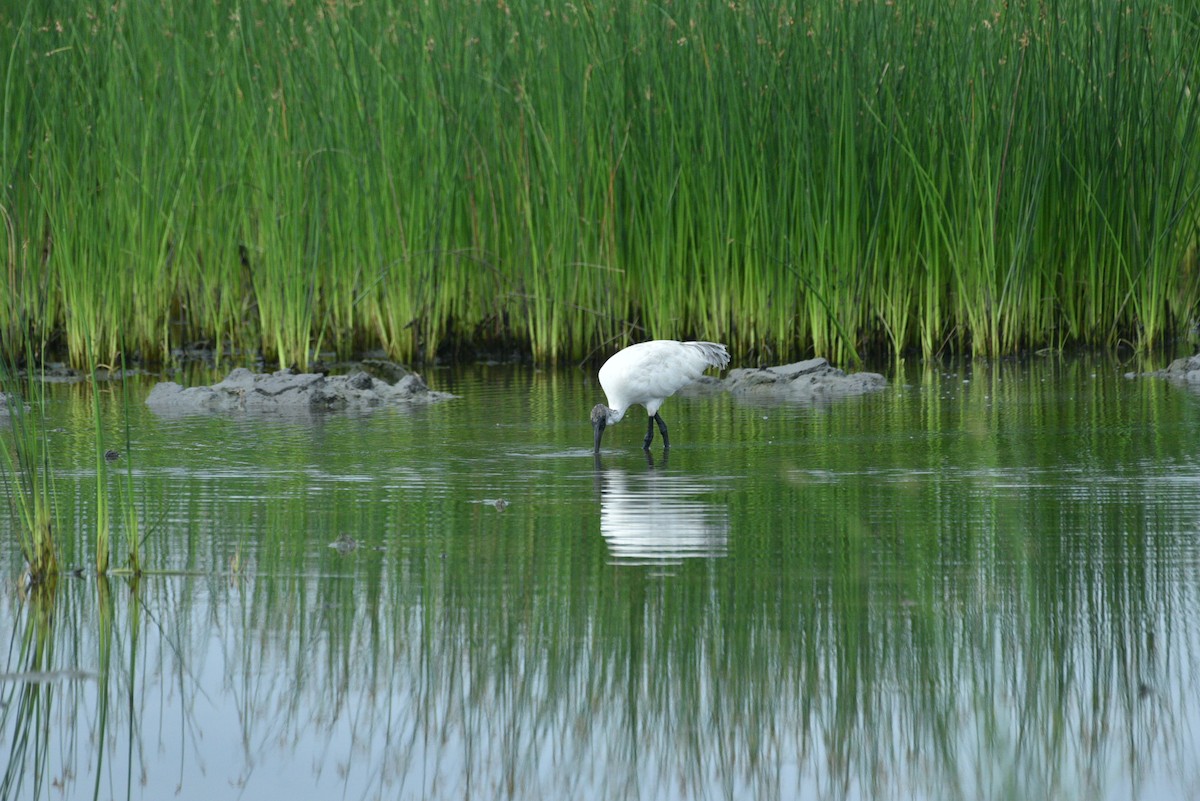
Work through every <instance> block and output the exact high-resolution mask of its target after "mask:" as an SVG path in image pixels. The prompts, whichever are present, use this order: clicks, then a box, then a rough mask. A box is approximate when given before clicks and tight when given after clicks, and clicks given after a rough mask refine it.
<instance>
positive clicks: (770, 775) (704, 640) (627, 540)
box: [0, 358, 1200, 801]
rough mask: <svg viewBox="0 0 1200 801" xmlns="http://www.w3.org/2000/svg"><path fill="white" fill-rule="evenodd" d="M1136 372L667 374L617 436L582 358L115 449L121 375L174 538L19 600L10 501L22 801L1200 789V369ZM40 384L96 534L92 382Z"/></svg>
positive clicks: (460, 376) (10, 783)
mask: <svg viewBox="0 0 1200 801" xmlns="http://www.w3.org/2000/svg"><path fill="white" fill-rule="evenodd" d="M1124 369H1125V368H1123V367H1121V366H1120V365H1118V364H1116V363H1114V362H1111V361H1105V360H1092V359H1087V358H1078V359H1068V360H1060V359H1038V360H1035V361H1033V362H1030V363H1015V362H1014V363H1000V364H995V365H983V364H978V363H977V364H976V365H974V366H965V367H955V368H940V369H936V370H935V369H925V368H921V367H913V368H911V369H910V370H908V371H907V372H906V373H905V374H903V375H900V376H898V377H894V378H895V380H894V385H893V387H892V388H891V389H889V390H888V391H886V392H883V393H881V394H878V395H874V396H870V397H866V398H855V399H845V400H841V401H837V402H833V403H825V404H817V405H788V404H777V403H746V402H741V401H738V400H736V399H733V398H731V397H728V396H718V397H711V398H673V399H671V400H670V401H668V403H667V405H666V407H665V408H664V410H663V414H664V417H665V418H666V420H667V422H668V423H669V424H670V425H671V438H672V442H673V443H674V444H675V447H673V448H672V449H671V451H670V454H669V458H664V456H663V454H662V451H661V448H660V447H658V446H657V445H656V447H655V449H654V451H653V453H652V458H651V459H650V460H648V459H647V457H646V455H645V454H644V453H643V452H642V450H641V439H642V436H643V435H644V431H645V429H644V425H643V423H642V422H641V419H640V417H638V416H637V414H634V415H631V416H630V418H628V419H627V420H626V421H625V422H623V423H622V424H620V425H617V426H615V427H612V428H611V429H610V430H609V431H608V432H607V433H606V436H605V449H604V452H603V454H602V456H601V458H600V460H599V463H596V462H594V461H593V457H592V454H591V452H590V445H591V429H590V426H589V425H588V421H587V416H588V411H589V409H590V408H591V406H592V404H593V403H595V402H596V401H597V400H598V399H599V398H600V395H599V390H598V388H597V387H595V386H594V385H592V383H591V382H590V381H589V380H588V377H587V375H586V374H585V373H583V372H579V371H572V370H564V371H534V370H530V369H523V368H513V367H485V366H479V367H472V368H464V369H459V370H453V371H452V370H438V371H435V372H432V373H429V374H428V375H427V376H426V377H427V379H428V380H429V382H430V384H431V385H432V386H434V387H436V388H439V389H444V390H449V391H452V392H455V393H457V394H459V395H461V396H462V397H461V399H459V400H457V401H454V402H451V403H447V404H442V405H436V406H431V407H422V408H414V409H407V410H399V411H397V410H381V411H377V412H374V413H371V414H362V415H345V414H329V415H318V416H308V415H304V416H298V417H294V418H291V419H284V420H280V419H272V418H263V417H257V418H255V417H238V416H216V417H206V416H200V417H187V416H184V417H177V418H161V417H158V416H156V415H154V414H152V413H151V412H149V411H148V410H147V409H145V408H144V407H143V406H141V405H140V403H137V404H135V405H134V408H131V409H130V410H129V417H128V419H129V422H130V426H131V429H130V430H131V445H130V447H128V448H127V447H126V446H125V444H124V441H123V439H124V434H123V431H124V428H123V426H124V421H125V419H126V418H125V413H124V411H123V408H122V405H121V403H120V397H119V392H116V391H107V390H106V391H105V394H104V396H103V398H102V401H103V404H102V415H103V421H102V422H103V427H104V431H105V436H106V437H109V438H111V439H110V440H107V441H106V443H105V447H110V446H114V445H115V446H116V447H118V448H119V449H120V450H122V451H123V452H124V453H123V456H122V458H121V460H119V461H118V462H116V463H115V464H114V468H115V470H114V472H113V473H111V474H110V475H108V477H107V478H106V479H105V480H106V481H107V482H108V483H109V485H110V497H112V498H113V499H114V500H113V501H112V503H113V506H114V509H113V511H112V514H113V515H114V519H116V520H117V522H118V532H119V531H121V529H120V519H121V518H120V515H121V514H122V511H123V507H122V505H121V503H122V502H121V500H120V499H121V497H122V496H121V494H120V486H121V482H124V481H125V480H126V478H127V475H126V473H125V470H126V469H127V468H129V467H131V468H132V476H133V486H134V494H133V497H134V499H135V501H134V503H135V507H136V511H137V515H138V519H139V520H140V521H141V525H142V526H143V528H144V542H143V546H142V547H143V551H144V559H145V561H146V563H147V565H148V566H149V568H150V569H151V571H150V572H149V573H148V574H147V575H146V576H145V577H143V578H142V579H141V580H140V581H137V582H134V583H131V582H129V581H127V580H124V579H119V578H112V579H109V580H107V581H104V580H97V579H96V578H95V577H94V576H92V575H90V572H89V571H85V572H84V573H83V577H80V578H74V577H65V578H63V579H62V580H60V582H59V584H58V587H57V591H56V592H55V593H54V594H53V596H52V598H51V599H50V600H46V599H42V600H40V601H36V602H35V601H28V602H26V601H22V600H21V599H20V597H19V596H20V593H19V591H18V586H17V585H18V575H19V573H20V570H21V567H20V558H19V555H18V554H17V553H16V546H15V541H16V535H15V534H14V533H13V531H12V522H11V520H10V519H9V518H7V517H6V518H5V519H4V520H3V521H2V522H0V542H3V543H4V544H5V548H4V550H3V552H2V553H0V567H2V568H3V569H2V571H0V574H2V575H3V576H4V581H5V582H6V586H5V591H4V592H3V593H2V594H0V606H2V607H3V608H2V609H0V634H4V635H6V636H4V638H3V642H4V643H6V645H7V653H6V661H5V666H4V668H3V670H4V671H6V673H5V675H4V676H3V678H2V679H0V703H2V704H3V706H0V716H2V721H3V726H2V732H3V737H2V739H0V747H2V748H3V749H5V750H6V751H8V766H7V768H6V770H5V775H4V783H3V785H0V798H4V799H8V798H13V799H16V798H20V799H27V798H87V797H100V798H114V797H115V798H138V799H157V798H166V797H175V796H178V797H186V798H193V797H195V798H198V797H228V796H231V795H238V796H245V797H253V798H262V799H272V798H280V799H288V800H289V801H294V799H299V798H318V797H319V798H328V797H339V798H355V799H356V798H387V799H392V798H414V799H418V798H462V797H481V798H493V797H505V798H521V799H524V798H550V797H557V798H654V799H658V798H664V799H673V798H745V797H758V798H772V797H774V798H812V799H826V798H828V799H858V798H870V799H876V798H898V799H899V798H903V799H909V798H930V799H945V798H972V799H973V798H996V799H1004V798H1022V799H1025V798H1034V799H1037V798H1054V799H1074V798H1079V799H1083V798H1088V799H1093V798H1111V799H1128V798H1146V799H1157V798H1191V797H1200V766H1198V765H1197V763H1196V761H1195V759H1194V755H1195V754H1196V753H1197V746H1198V745H1200V743H1198V742H1197V731H1200V728H1198V726H1200V687H1198V686H1197V681H1196V679H1194V678H1193V677H1194V676H1195V675H1197V671H1196V670H1195V668H1196V667H1197V659H1198V657H1200V623H1198V622H1197V621H1200V615H1198V614H1197V611H1198V610H1197V606H1198V593H1200V525H1198V520H1200V492H1198V490H1200V457H1198V455H1197V454H1200V397H1198V396H1196V395H1192V394H1189V393H1188V392H1187V391H1184V390H1181V389H1179V388H1177V387H1174V386H1170V385H1167V384H1165V383H1161V382H1157V381H1151V380H1136V381H1131V380H1127V379H1124V378H1122V377H1121V373H1122V372H1123V370H1124ZM135 389H136V393H135V394H138V396H139V397H141V396H143V395H144V393H145V392H147V391H148V389H149V384H148V383H147V384H146V385H144V386H137V387H135ZM47 414H48V416H49V421H48V425H49V426H50V427H51V428H52V429H54V430H53V431H52V432H51V433H50V444H51V448H52V451H53V456H54V464H55V465H56V468H57V472H58V475H59V482H58V485H57V486H58V498H57V502H58V507H59V514H60V518H61V519H63V520H66V521H69V522H70V526H69V528H70V529H71V536H65V537H64V538H63V542H62V548H63V552H64V556H63V561H64V562H65V563H66V564H67V565H68V566H72V565H80V566H85V565H90V564H91V563H92V562H93V560H94V556H93V554H92V551H91V548H92V547H93V546H92V545H91V537H90V536H88V535H87V532H88V531H90V530H91V529H92V527H94V521H95V519H96V514H97V512H96V500H95V498H96V478H95V455H94V453H95V452H94V444H93V441H94V432H95V427H94V425H93V422H92V406H91V400H90V396H89V395H88V393H87V390H86V388H81V387H70V386H68V387H55V388H52V390H51V396H50V400H49V403H48V406H47ZM6 492H7V487H6ZM117 536H120V534H118V535H117ZM340 538H350V539H352V540H353V541H354V544H355V545H356V547H354V548H353V549H350V548H342V549H339V548H334V547H330V546H331V544H334V543H337V542H338V541H339V539H340Z"/></svg>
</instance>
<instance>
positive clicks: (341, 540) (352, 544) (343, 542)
mask: <svg viewBox="0 0 1200 801" xmlns="http://www.w3.org/2000/svg"><path fill="white" fill-rule="evenodd" d="M329 547H330V548H333V549H334V550H335V551H337V552H338V553H342V554H346V553H350V552H351V551H354V550H357V549H358V540H356V539H354V538H353V537H351V536H350V535H349V534H343V535H342V536H340V537H338V538H337V539H336V540H334V541H333V542H331V543H329Z"/></svg>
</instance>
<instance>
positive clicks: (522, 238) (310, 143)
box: [0, 0, 1200, 366]
mask: <svg viewBox="0 0 1200 801" xmlns="http://www.w3.org/2000/svg"><path fill="white" fill-rule="evenodd" d="M1198 26H1200V11H1197V10H1196V9H1195V8H1194V7H1192V6H1190V5H1186V4H1179V5H1170V4H1158V3H1151V2H1149V1H1148V0H1134V2H1131V3H1127V4H1124V5H1114V4H1109V3H1100V2H1088V3H1083V4H1077V5H1074V6H1070V7H1056V8H1053V9H1050V8H1047V7H1046V6H1044V4H1035V3H1028V2H1015V3H1010V4H1008V5H1006V6H1004V7H1003V8H999V9H997V8H994V7H993V6H992V5H990V4H983V3H973V2H972V3H954V4H949V5H947V4H944V3H937V2H934V0H914V2H913V3H907V4H906V3H901V4H895V3H890V2H883V0H869V1H868V2H861V3H846V2H841V1H840V0H823V2H820V3H817V4H795V5H793V4H789V3H782V4H775V5H768V4H742V3H723V2H722V3H718V2H704V3H698V4H689V5H687V6H681V7H676V6H674V5H672V4H667V5H663V4H658V3H642V2H638V3H634V4H632V5H628V4H610V3H607V2H600V3H583V4H575V5H567V6H559V5H555V4H546V5H539V4H525V3H521V4H511V5H509V4H504V3H499V4H497V3H487V2H482V1H481V2H468V3H450V2H446V1H445V0H435V2H431V3H428V4H419V5H415V6H403V7H400V8H395V9H388V8H385V7H382V6H378V5H375V4H354V3H340V2H334V3H317V2H301V3H297V4H294V5H290V6H275V5H273V4H245V5H234V6H229V5H228V4H218V3H215V2H206V3H179V2H176V0H138V2H133V3H127V4H119V5H115V6H108V7H96V8H91V7H87V6H79V5H77V4H67V3H62V4H49V5H45V4H33V3H30V4H28V5H27V6H26V7H25V8H23V9H18V10H17V11H16V12H15V13H14V12H0V57H2V58H3V59H4V61H5V64H6V65H7V69H6V71H5V78H4V80H3V82H2V84H0V90H2V92H3V97H2V98H0V101H2V108H3V113H4V117H3V123H2V125H0V151H2V152H0V156H2V159H3V160H2V162H0V163H2V165H3V169H4V171H5V182H4V185H3V189H2V190H0V209H2V210H3V211H4V217H5V222H6V225H5V226H4V229H3V232H4V233H3V235H4V237H5V239H6V243H5V244H6V247H5V248H0V253H3V252H7V254H8V261H7V264H6V265H5V272H6V273H7V278H8V283H9V286H11V287H12V288H13V291H12V292H11V293H9V294H8V296H7V297H5V298H4V299H3V300H0V330H3V331H4V332H5V334H6V336H5V339H4V342H5V345H4V347H5V348H6V349H10V350H14V351H16V352H19V350H20V348H21V347H23V346H22V344H21V343H22V341H23V340H24V339H25V338H30V339H32V340H33V341H35V342H37V343H41V342H52V343H54V344H59V345H62V346H63V347H65V349H66V350H67V351H69V353H70V355H71V358H72V360H73V361H75V362H77V363H83V362H84V361H85V358H86V353H87V351H86V347H85V345H84V340H85V338H86V335H87V334H86V332H89V331H90V332H92V335H93V336H95V337H96V338H97V340H98V342H99V352H100V353H101V354H104V358H106V359H107V360H108V361H112V360H113V359H114V358H115V355H116V351H117V349H118V347H119V346H118V342H117V340H118V336H117V334H116V332H118V331H120V332H123V335H124V336H125V341H126V342H127V343H128V344H129V347H130V348H131V350H132V351H135V352H139V353H141V354H143V355H145V356H147V357H149V358H152V359H161V358H167V357H169V355H170V353H171V349H172V348H173V347H177V346H179V345H182V344H185V343H188V342H192V341H197V340H202V341H207V342H209V343H211V344H212V345H213V346H214V347H215V348H216V349H217V351H218V354H220V353H222V352H223V351H224V350H225V349H231V350H235V351H245V350H258V351H261V352H262V354H263V356H264V358H265V359H266V360H267V361H269V362H272V363H275V364H278V365H288V364H295V365H298V366H303V365H306V364H307V363H308V362H309V361H310V359H311V358H312V356H313V354H314V353H315V352H319V351H321V350H323V349H333V350H335V351H337V352H339V353H347V352H350V351H352V350H355V349H359V348H363V347H383V348H384V349H386V350H387V351H388V352H389V353H390V354H391V355H392V356H395V357H400V358H404V359H412V358H431V357H432V356H434V355H435V354H436V353H437V352H438V351H439V350H445V349H464V348H470V347H473V346H480V345H482V346H488V345H496V344H511V345H516V346H518V347H521V348H523V349H527V350H529V351H531V352H532V353H533V355H534V356H535V357H536V358H537V359H539V360H545V361H550V360H556V359H576V358H579V357H580V356H584V355H587V354H589V353H591V352H593V351H594V350H596V349H598V348H599V349H601V350H603V349H607V348H608V347H610V343H615V342H620V341H626V340H630V339H639V338H644V337H647V336H670V337H684V336H699V337H707V338H714V339H721V340H723V341H727V342H729V343H730V344H731V345H733V347H734V348H735V349H738V350H741V351H743V352H747V353H753V354H758V355H759V356H760V357H761V358H781V357H783V356H785V355H790V354H797V353H801V352H816V353H820V354H823V355H827V356H831V357H834V358H837V359H844V358H847V357H850V358H853V357H854V356H855V355H856V354H857V353H859V352H860V351H871V350H885V351H888V352H890V353H893V354H901V353H904V352H906V351H908V350H911V349H916V350H918V351H920V352H922V353H923V354H925V355H929V354H932V353H935V352H938V351H941V350H943V349H946V348H951V349H954V350H959V351H974V352H978V353H989V354H995V353H1006V352H1011V351H1014V350H1017V349H1021V348H1025V347H1031V346H1037V347H1041V346H1047V345H1052V346H1061V345H1064V344H1070V343H1091V344H1100V345H1111V344H1113V343H1115V342H1117V341H1119V340H1122V339H1126V340H1130V341H1133V342H1136V343H1137V344H1139V345H1142V346H1150V345H1153V344H1154V343H1157V342H1160V341H1163V340H1164V339H1168V338H1171V337H1174V336H1176V335H1178V334H1179V333H1180V332H1182V331H1183V330H1185V329H1186V328H1187V327H1188V326H1190V325H1191V324H1193V322H1194V320H1193V318H1194V317H1195V314H1196V312H1195V309H1196V304H1197V299H1198V298H1200V281H1198V278H1197V273H1198V270H1197V261H1196V258H1197V257H1196V243H1197V226H1198V224H1200V211H1198V208H1200V206H1198V197H1197V191H1198V188H1200V149H1198V148H1196V147H1195V146H1194V142H1195V140H1196V137H1197V133H1198V127H1200V105H1198V104H1197V98H1196V97H1195V94H1196V92H1197V91H1198V90H1200V84H1198V82H1197V67H1198V66H1200V62H1198V61H1197V59H1198V58H1200V56H1197V54H1196V48H1195V47H1194V46H1193V43H1194V39H1195V37H1194V33H1195V31H1196V29H1197V27H1198ZM31 308H37V309H45V310H46V312H47V314H46V315H45V316H34V315H31V314H29V313H28V311H29V309H31ZM22 321H24V322H22Z"/></svg>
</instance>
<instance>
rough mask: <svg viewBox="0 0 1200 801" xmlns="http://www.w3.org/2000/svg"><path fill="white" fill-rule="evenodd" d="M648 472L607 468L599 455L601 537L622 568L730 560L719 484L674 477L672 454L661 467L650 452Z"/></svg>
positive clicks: (675, 474)
mask: <svg viewBox="0 0 1200 801" xmlns="http://www.w3.org/2000/svg"><path fill="white" fill-rule="evenodd" d="M646 460H647V462H648V469H647V471H646V472H645V473H643V474H640V475H637V474H630V473H627V472H626V471H624V470H622V469H620V468H609V469H605V468H604V466H603V464H602V463H601V461H600V457H599V456H597V457H596V460H595V468H596V485H597V491H598V493H599V497H600V534H601V535H602V536H603V537H604V540H605V542H606V543H607V544H608V550H609V553H610V554H611V555H612V560H613V561H614V562H617V563H621V564H653V565H674V564H679V563H680V562H681V561H682V560H684V559H692V558H714V557H721V556H724V555H725V553H726V550H727V542H728V538H729V510H728V508H727V507H726V506H725V505H724V504H723V503H717V502H715V501H714V500H712V496H714V495H715V493H716V492H717V491H718V490H719V489H720V488H719V487H718V486H717V485H715V484H713V483H711V482H706V481H702V480H698V479H696V478H695V477H694V476H690V475H684V474H681V473H670V472H667V471H666V468H667V454H666V453H664V454H663V457H662V462H661V463H660V464H659V465H658V466H657V467H656V466H655V464H654V457H653V456H652V455H651V454H650V453H649V452H647V454H646Z"/></svg>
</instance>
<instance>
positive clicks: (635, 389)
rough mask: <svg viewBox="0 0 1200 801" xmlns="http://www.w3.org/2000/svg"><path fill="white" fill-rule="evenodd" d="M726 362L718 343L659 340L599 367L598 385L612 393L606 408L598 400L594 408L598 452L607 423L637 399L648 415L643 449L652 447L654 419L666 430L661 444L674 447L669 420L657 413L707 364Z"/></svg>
mask: <svg viewBox="0 0 1200 801" xmlns="http://www.w3.org/2000/svg"><path fill="white" fill-rule="evenodd" d="M727 364H729V353H728V352H727V351H726V350H725V346H724V345H718V344H717V343H715V342H676V341H675V340H672V339H656V340H654V341H652V342H641V343H638V344H637V345H630V346H629V347H627V348H625V349H623V350H620V351H617V353H616V354H614V355H613V357H612V358H611V359H609V360H608V361H606V362H605V363H604V366H603V367H601V368H600V386H601V387H603V388H604V394H605V395H606V396H607V397H608V406H605V405H604V404H603V403H598V404H596V406H595V407H594V408H593V409H592V429H593V431H594V432H595V437H596V438H595V443H596V450H595V452H596V453H599V452H600V438H601V437H603V436H604V429H605V427H606V426H610V425H612V424H613V423H618V422H620V421H621V418H622V417H624V416H625V412H626V411H628V410H629V407H630V406H632V405H633V404H635V403H640V404H641V405H642V406H645V407H646V414H647V415H649V419H648V420H647V423H646V439H645V441H644V442H643V443H642V448H643V449H644V450H650V443H651V442H653V441H654V424H655V423H656V422H657V423H658V430H659V431H660V432H662V439H663V448H669V447H671V441H670V440H669V439H667V424H666V423H664V422H663V419H662V417H661V416H660V415H659V413H658V410H659V408H660V407H661V406H662V405H663V401H665V400H666V399H667V398H669V397H671V396H672V395H674V394H675V392H676V391H677V390H678V389H680V388H681V387H684V386H686V385H687V384H690V383H691V382H693V381H695V380H696V379H697V378H699V377H700V375H701V373H703V372H704V371H705V370H707V369H708V368H709V367H717V368H722V367H724V366H725V365H727Z"/></svg>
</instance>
